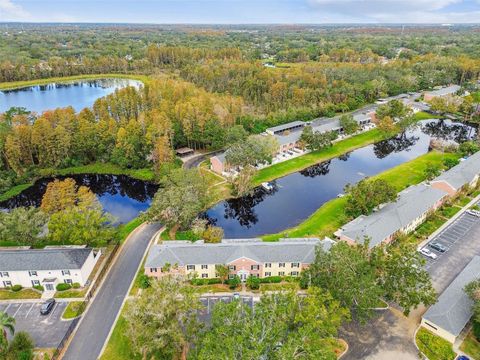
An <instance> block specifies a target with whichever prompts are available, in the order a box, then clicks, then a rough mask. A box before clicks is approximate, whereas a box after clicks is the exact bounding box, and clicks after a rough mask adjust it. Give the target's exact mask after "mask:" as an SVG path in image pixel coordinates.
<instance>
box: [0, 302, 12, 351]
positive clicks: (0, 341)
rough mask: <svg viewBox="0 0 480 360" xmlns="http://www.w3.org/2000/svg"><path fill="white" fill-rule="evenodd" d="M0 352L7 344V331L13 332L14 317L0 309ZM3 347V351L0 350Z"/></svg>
mask: <svg viewBox="0 0 480 360" xmlns="http://www.w3.org/2000/svg"><path fill="white" fill-rule="evenodd" d="M0 332H1V334H0V335H1V336H0V354H1V353H2V352H4V351H5V350H6V348H7V345H8V340H7V332H9V333H10V335H13V334H15V319H14V318H13V317H11V316H9V315H8V314H7V313H6V312H3V311H0ZM2 349H3V351H2Z"/></svg>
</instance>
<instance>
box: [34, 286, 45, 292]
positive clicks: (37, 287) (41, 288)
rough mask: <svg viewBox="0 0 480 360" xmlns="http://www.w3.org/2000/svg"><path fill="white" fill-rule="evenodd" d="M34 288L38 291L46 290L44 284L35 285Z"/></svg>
mask: <svg viewBox="0 0 480 360" xmlns="http://www.w3.org/2000/svg"><path fill="white" fill-rule="evenodd" d="M33 288H34V289H36V290H38V291H45V288H44V287H43V286H42V285H35V286H34V287H33Z"/></svg>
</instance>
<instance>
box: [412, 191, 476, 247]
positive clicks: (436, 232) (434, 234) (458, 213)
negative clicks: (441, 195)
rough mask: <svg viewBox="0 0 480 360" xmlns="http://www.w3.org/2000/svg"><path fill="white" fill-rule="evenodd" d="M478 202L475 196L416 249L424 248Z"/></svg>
mask: <svg viewBox="0 0 480 360" xmlns="http://www.w3.org/2000/svg"><path fill="white" fill-rule="evenodd" d="M478 201H480V195H478V196H476V197H475V198H474V199H472V201H470V202H469V203H468V204H467V205H465V206H464V207H463V208H461V209H460V211H459V212H457V213H456V214H455V215H453V216H452V217H451V218H450V219H448V220H447V222H446V223H444V224H443V225H442V226H440V227H439V228H438V229H437V230H435V231H434V232H433V233H431V234H430V235H429V236H428V237H427V238H426V239H425V240H423V241H422V242H421V243H420V244H418V245H417V249H420V248H422V247H424V246H425V245H426V244H427V243H428V242H430V241H431V240H432V239H434V238H435V237H436V236H437V235H438V234H440V233H441V232H442V231H443V230H445V229H446V228H447V227H448V226H449V225H450V224H451V223H453V222H454V221H455V220H457V219H458V218H459V217H460V216H461V215H462V214H463V213H465V211H466V210H467V209H468V208H470V207H471V206H472V205H473V204H475V203H477V202H478Z"/></svg>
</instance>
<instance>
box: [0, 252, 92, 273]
mask: <svg viewBox="0 0 480 360" xmlns="http://www.w3.org/2000/svg"><path fill="white" fill-rule="evenodd" d="M91 252H92V249H91V248H81V249H78V248H77V249H35V250H32V249H30V250H0V271H27V270H70V269H72V270H73V269H81V267H82V266H83V264H84V263H85V261H86V260H87V258H88V256H89V255H90V253H91Z"/></svg>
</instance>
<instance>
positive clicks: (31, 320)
mask: <svg viewBox="0 0 480 360" xmlns="http://www.w3.org/2000/svg"><path fill="white" fill-rule="evenodd" d="M67 304H68V303H67V302H57V303H56V304H55V307H54V308H53V310H52V311H51V312H50V314H48V315H41V314H40V307H41V306H42V303H39V302H36V303H32V302H24V303H22V302H18V303H10V304H0V311H5V312H6V313H7V314H8V315H10V316H12V317H14V318H15V332H19V331H26V332H27V333H29V334H30V336H31V337H32V338H33V340H34V342H35V347H38V348H56V347H57V346H58V344H60V341H62V339H63V337H64V336H65V333H66V332H67V329H68V327H69V325H70V322H71V320H70V321H63V320H62V314H63V311H64V310H65V308H66V307H67Z"/></svg>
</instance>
